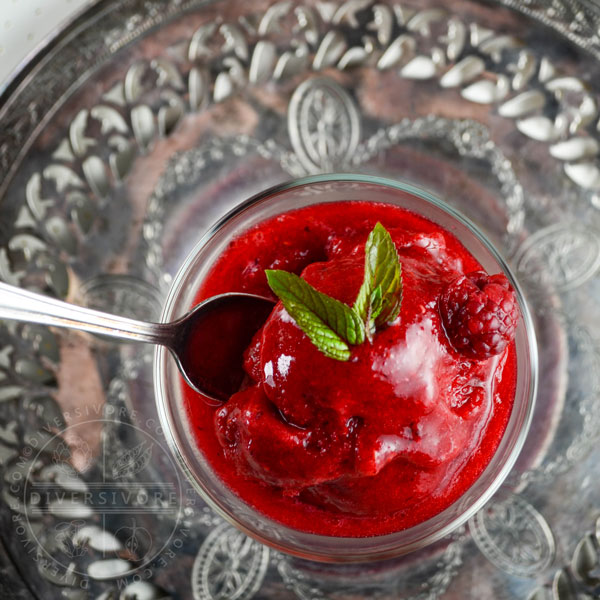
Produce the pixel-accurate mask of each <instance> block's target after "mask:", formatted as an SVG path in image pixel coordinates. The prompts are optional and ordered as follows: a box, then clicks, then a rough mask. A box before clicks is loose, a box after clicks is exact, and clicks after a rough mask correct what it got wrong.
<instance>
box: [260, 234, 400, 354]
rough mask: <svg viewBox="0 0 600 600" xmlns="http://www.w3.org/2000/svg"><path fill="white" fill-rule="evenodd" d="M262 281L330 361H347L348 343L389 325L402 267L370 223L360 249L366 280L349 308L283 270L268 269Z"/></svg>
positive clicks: (385, 237) (396, 307) (390, 245)
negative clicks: (370, 229) (265, 277)
mask: <svg viewBox="0 0 600 600" xmlns="http://www.w3.org/2000/svg"><path fill="white" fill-rule="evenodd" d="M265 273H266V275H267V281H268V283H269V286H270V288H271V290H273V293H274V294H275V295H276V296H277V297H278V298H279V299H280V300H281V302H282V304H283V306H284V307H285V309H286V311H287V312H288V314H289V315H290V316H291V317H292V319H294V321H295V322H296V324H297V325H298V327H300V329H302V331H303V332H304V333H305V334H306V335H307V336H308V337H309V339H310V340H311V342H312V343H313V344H314V345H315V346H316V347H317V348H318V349H319V350H320V351H321V352H323V354H325V355H326V356H328V357H329V358H334V359H336V360H341V361H346V360H348V359H349V358H350V348H349V346H348V344H351V345H358V344H362V343H363V342H364V341H365V339H366V338H368V339H369V340H372V339H373V335H374V333H375V330H376V328H377V327H382V326H384V325H385V324H387V323H390V322H391V321H393V320H394V319H395V318H396V317H397V316H398V314H399V312H400V305H401V302H402V269H401V265H400V259H399V257H398V252H397V251H396V247H395V246H394V242H393V241H392V238H391V236H390V234H389V233H388V231H387V230H386V229H385V227H383V225H382V224H381V223H377V225H375V227H374V229H373V231H371V233H370V234H369V237H368V239H367V243H366V245H365V277H364V280H363V283H362V285H361V287H360V290H359V293H358V297H357V298H356V301H355V302H354V305H353V307H352V308H351V307H350V306H348V305H347V304H344V303H343V302H340V301H339V300H336V299H335V298H332V297H331V296H328V295H327V294H323V293H322V292H319V291H318V290H317V289H315V288H314V287H313V286H312V285H310V284H309V283H307V282H306V281H304V279H302V278H300V277H298V276H297V275H294V274H293V273H288V272H287V271H282V270H274V269H268V270H266V271H265Z"/></svg>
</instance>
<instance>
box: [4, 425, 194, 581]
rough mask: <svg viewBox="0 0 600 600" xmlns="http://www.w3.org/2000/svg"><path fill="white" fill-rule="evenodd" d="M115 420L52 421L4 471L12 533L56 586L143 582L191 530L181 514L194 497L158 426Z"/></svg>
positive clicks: (189, 506)
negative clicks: (6, 472)
mask: <svg viewBox="0 0 600 600" xmlns="http://www.w3.org/2000/svg"><path fill="white" fill-rule="evenodd" d="M132 416H134V417H135V415H132ZM67 417H68V415H67ZM132 420H133V419H132ZM115 423H116V422H115V421H114V420H108V419H105V418H94V419H88V420H81V419H80V420H79V421H78V422H77V424H74V425H71V426H68V427H63V428H61V429H59V428H58V427H53V428H49V429H48V430H47V432H46V435H44V436H41V437H39V438H35V437H34V438H32V439H31V440H29V442H30V443H29V445H28V446H27V447H25V448H23V449H22V452H21V455H20V457H19V459H18V461H17V463H16V464H15V465H14V468H13V469H12V470H11V472H10V475H9V482H8V487H9V489H8V491H9V494H10V498H11V499H12V504H11V508H12V509H13V511H14V513H13V522H14V525H15V532H16V534H17V536H18V537H19V538H20V539H21V541H22V543H23V544H24V545H25V546H26V548H27V552H28V553H29V554H30V555H31V556H32V558H33V559H34V560H36V561H37V562H38V568H39V570H40V572H41V573H42V575H44V576H46V577H47V578H48V579H51V580H53V581H54V582H56V583H60V584H63V585H71V586H74V585H79V586H81V587H86V586H87V584H88V583H89V579H90V577H91V578H92V579H111V580H117V579H119V578H120V579H121V580H123V581H125V580H128V581H131V580H132V579H134V580H135V579H148V578H150V577H152V575H153V572H154V569H155V568H156V567H160V568H164V567H165V566H166V565H167V564H168V562H169V561H170V560H172V559H174V558H175V556H176V555H177V551H178V550H179V549H180V548H182V547H183V546H184V544H185V541H186V538H187V537H188V536H189V531H188V530H187V529H186V528H185V527H183V526H182V523H181V519H182V516H183V515H185V514H186V513H188V512H189V511H191V510H193V509H192V508H191V506H192V505H194V504H195V494H194V493H193V490H191V489H190V487H189V486H185V488H184V486H183V485H182V481H181V478H180V475H179V470H178V467H177V465H176V464H175V461H174V459H173V458H172V456H171V454H170V452H169V451H168V449H167V448H166V445H165V442H164V438H163V436H162V430H161V428H160V426H159V425H158V424H157V423H156V422H155V421H154V420H153V419H149V420H148V421H147V422H145V423H142V424H141V426H134V425H130V424H124V423H122V422H119V423H118V425H117V426H115ZM36 440H37V441H36ZM91 440H95V441H94V442H93V441H91Z"/></svg>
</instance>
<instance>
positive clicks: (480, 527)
mask: <svg viewBox="0 0 600 600" xmlns="http://www.w3.org/2000/svg"><path fill="white" fill-rule="evenodd" d="M499 496H500V498H499V499H496V500H494V501H493V502H490V503H489V504H488V505H487V506H486V507H485V508H484V509H483V510H481V511H479V512H478V513H477V514H476V515H475V516H474V517H472V518H471V520H470V521H469V526H470V530H471V534H472V536H473V539H474V540H475V543H476V544H477V546H478V547H479V549H480V550H481V552H482V553H483V554H484V555H485V557H486V558H487V559H489V560H490V561H491V562H493V563H494V564H495V565H496V566H497V567H498V568H500V569H504V570H505V571H507V572H508V573H511V574H512V575H517V576H518V577H534V576H536V575H537V574H538V573H541V572H543V571H545V570H546V569H547V568H548V567H549V566H550V564H551V563H552V561H553V559H554V553H555V544H554V537H553V535H552V532H551V530H550V527H549V526H548V523H547V522H546V520H545V519H544V517H543V516H542V515H541V514H540V513H539V512H538V511H537V510H535V508H533V506H531V505H530V504H529V503H528V502H527V501H526V500H524V499H523V498H520V497H519V496H517V495H513V494H510V495H507V494H500V495H499Z"/></svg>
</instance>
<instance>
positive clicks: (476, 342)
mask: <svg viewBox="0 0 600 600" xmlns="http://www.w3.org/2000/svg"><path fill="white" fill-rule="evenodd" d="M439 311H440V316H441V317H442V323H443V325H444V330H445V332H446V336H447V337H448V340H449V341H450V343H451V344H452V346H453V347H454V348H455V349H456V350H457V351H458V352H460V353H461V354H463V355H464V356H467V357H469V358H474V359H477V360H483V359H486V358H489V357H490V356H494V355H495V354H500V353H501V352H502V351H503V350H504V349H505V348H506V346H508V344H509V343H510V342H511V341H512V339H513V338H514V335H515V329H516V326H517V321H518V319H519V308H518V306H517V299H516V296H515V292H514V290H513V289H512V287H511V285H510V283H509V282H508V279H506V277H505V276H504V275H502V274H498V275H488V274H487V273H484V272H483V271H473V272H472V273H467V274H466V275H462V276H460V277H459V278H458V279H455V280H454V281H453V282H452V283H450V284H449V285H448V286H447V287H446V289H445V290H444V291H443V292H442V294H441V296H440V301H439Z"/></svg>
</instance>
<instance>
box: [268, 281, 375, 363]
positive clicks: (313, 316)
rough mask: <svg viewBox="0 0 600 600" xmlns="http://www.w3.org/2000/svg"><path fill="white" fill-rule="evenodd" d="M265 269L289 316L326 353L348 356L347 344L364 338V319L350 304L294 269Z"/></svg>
mask: <svg viewBox="0 0 600 600" xmlns="http://www.w3.org/2000/svg"><path fill="white" fill-rule="evenodd" d="M265 273H266V275H267V281H268V282H269V286H270V287H271V289H272V290H273V293H274V294H275V295H276V296H277V297H278V298H279V299H280V300H281V302H282V304H283V306H284V307H285V310H287V312H288V313H289V315H290V317H292V319H294V321H296V324H297V325H298V327H300V329H302V331H304V333H305V334H306V335H307V336H308V337H309V338H310V341H311V342H312V343H313V344H314V345H315V346H316V347H317V348H318V349H319V350H321V352H323V354H325V355H326V356H329V358H335V359H337V360H348V359H349V358H350V348H348V344H362V343H363V342H364V341H365V326H364V323H363V322H362V321H361V319H360V317H359V316H358V315H357V314H356V313H355V312H354V311H353V310H352V309H351V308H350V307H349V306H347V305H346V304H344V303H343V302H340V301H339V300H336V299H335V298H331V297H330V296H327V294H323V293H322V292H319V291H318V290H316V289H315V288H314V287H313V286H312V285H310V283H307V282H306V281H304V279H301V278H300V277H298V275H294V273H288V272H287V271H281V270H267V271H265ZM344 340H345V341H344ZM346 342H348V344H347V343H346Z"/></svg>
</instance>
